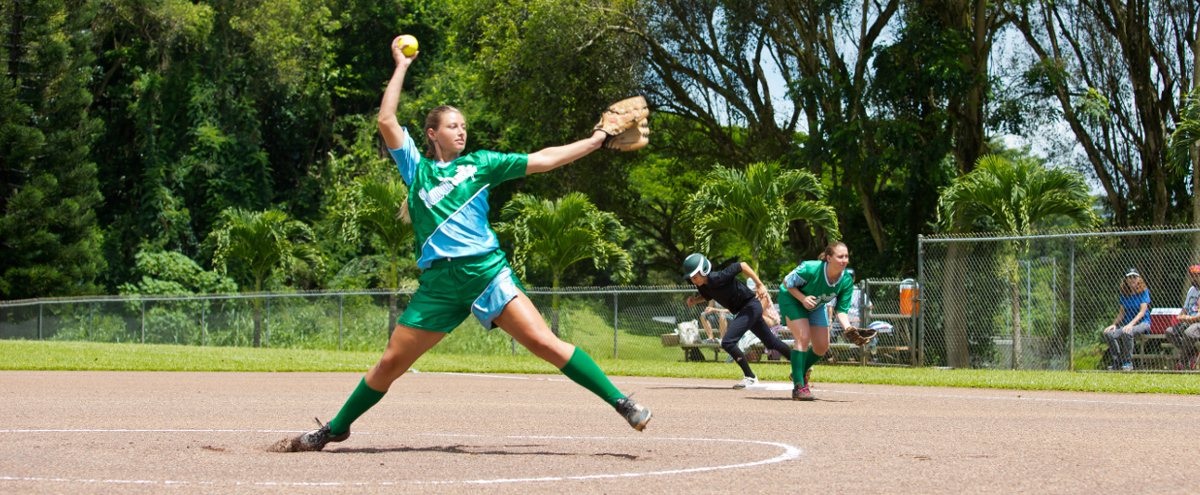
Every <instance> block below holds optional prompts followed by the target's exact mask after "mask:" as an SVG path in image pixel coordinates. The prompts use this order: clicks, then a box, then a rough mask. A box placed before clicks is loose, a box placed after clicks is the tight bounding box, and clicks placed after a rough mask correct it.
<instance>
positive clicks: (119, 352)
mask: <svg viewBox="0 0 1200 495" xmlns="http://www.w3.org/2000/svg"><path fill="white" fill-rule="evenodd" d="M378 359H379V353H378V352H338V351H314V350H291V349H253V348H246V347H195V346H175V345H151V344H102V343H87V342H38V341H20V340H0V369H5V370H119V371H266V372H287V371H348V372H355V373H362V372H365V371H366V370H367V369H368V368H370V367H371V365H373V364H375V362H376V361H377V360H378ZM596 361H597V362H598V363H599V364H600V367H601V368H602V369H604V370H605V372H607V373H608V374H610V375H616V376H648V377H653V376H664V377H681V378H722V379H736V378H738V375H739V373H738V369H737V367H736V366H733V365H729V364H723V363H679V362H667V361H641V360H627V359H623V360H612V359H597V360H596ZM413 368H414V369H416V370H420V371H445V372H490V373H557V370H555V369H554V367H553V366H551V365H549V364H547V363H546V362H544V361H541V360H539V359H537V358H532V357H521V356H518V357H490V356H463V355H448V354H426V355H425V356H423V357H422V358H421V359H420V360H418V361H417V363H416V364H415V365H414V366H413ZM755 370H756V372H757V373H758V375H759V377H760V378H762V379H764V380H778V381H781V380H786V377H787V374H788V373H789V372H790V371H791V368H790V367H789V366H787V365H778V364H760V365H757V366H755ZM814 380H817V381H818V382H840V383H874V384H888V385H919V386H929V387H967V388H999V389H1014V390H1073V391H1087V392H1133V393H1165V394H1197V393H1200V376H1198V375H1182V374H1153V373H1071V372H1064V371H994V370H939V369H928V368H876V367H867V368H862V367H858V366H820V367H818V368H817V369H816V370H815V371H814Z"/></svg>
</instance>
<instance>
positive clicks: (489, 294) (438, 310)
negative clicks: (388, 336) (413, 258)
mask: <svg viewBox="0 0 1200 495" xmlns="http://www.w3.org/2000/svg"><path fill="white" fill-rule="evenodd" d="M419 282H420V284H421V285H420V286H419V287H417V293H416V294H413V297H412V301H410V302H409V303H408V308H407V309H405V310H404V314H401V315H400V319H399V320H397V321H396V323H399V324H401V325H404V326H406V327H412V328H417V329H421V330H428V331H431V332H442V333H450V332H451V331H452V330H454V329H455V328H456V327H458V325H460V324H462V322H463V320H466V319H467V317H468V316H470V315H472V314H474V315H475V318H477V319H478V320H479V323H480V324H481V325H483V328H486V329H491V328H492V327H493V326H494V324H493V320H495V319H496V317H497V316H500V312H501V311H504V307H505V306H506V305H508V303H509V301H512V300H513V299H514V298H516V297H517V295H518V294H519V293H521V292H524V288H522V287H521V282H520V281H519V280H517V277H516V276H515V275H513V271H512V268H510V267H509V266H508V260H506V259H504V251H501V250H499V249H497V250H495V251H492V252H491V253H488V254H482V255H479V256H466V257H462V258H455V259H452V260H443V261H435V262H433V266H431V267H429V269H428V270H425V272H424V273H422V274H421V278H420V279H419Z"/></svg>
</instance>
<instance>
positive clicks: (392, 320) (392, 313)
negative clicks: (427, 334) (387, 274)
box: [387, 203, 407, 340]
mask: <svg viewBox="0 0 1200 495" xmlns="http://www.w3.org/2000/svg"><path fill="white" fill-rule="evenodd" d="M405 204H407V203H405ZM388 261H390V264H391V266H390V268H391V271H392V279H391V280H389V281H388V285H390V286H392V293H391V294H388V325H387V333H388V340H391V339H392V331H393V330H395V329H396V313H397V311H396V290H397V287H396V286H397V285H400V277H399V275H398V274H397V273H396V253H395V252H394V251H393V252H392V253H391V256H390V259H389V260H388Z"/></svg>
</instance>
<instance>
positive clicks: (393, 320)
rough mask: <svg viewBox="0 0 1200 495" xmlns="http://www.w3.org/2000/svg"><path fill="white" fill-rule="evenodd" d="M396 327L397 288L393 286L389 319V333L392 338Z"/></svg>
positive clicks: (389, 302)
mask: <svg viewBox="0 0 1200 495" xmlns="http://www.w3.org/2000/svg"><path fill="white" fill-rule="evenodd" d="M395 329H396V288H395V287H392V293H391V294H388V321H387V333H388V339H389V340H391V338H392V331H393V330H395Z"/></svg>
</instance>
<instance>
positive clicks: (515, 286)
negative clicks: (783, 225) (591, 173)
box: [292, 42, 650, 450]
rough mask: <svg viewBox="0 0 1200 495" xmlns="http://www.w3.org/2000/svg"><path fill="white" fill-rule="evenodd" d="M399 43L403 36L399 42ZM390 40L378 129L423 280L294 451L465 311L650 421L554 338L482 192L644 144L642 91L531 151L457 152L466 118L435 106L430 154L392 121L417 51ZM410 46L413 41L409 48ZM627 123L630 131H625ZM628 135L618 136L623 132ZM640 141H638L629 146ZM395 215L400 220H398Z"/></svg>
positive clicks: (360, 402)
mask: <svg viewBox="0 0 1200 495" xmlns="http://www.w3.org/2000/svg"><path fill="white" fill-rule="evenodd" d="M402 43H403V42H402ZM407 45H408V44H407V43H405V44H404V45H401V44H398V43H396V42H393V43H392V45H391V46H392V57H393V58H394V59H395V61H396V69H395V72H394V73H393V74H392V78H391V80H390V81H389V82H388V85H387V89H386V90H385V92H384V94H383V102H382V104H381V105H380V109H379V118H378V121H379V131H380V132H381V133H382V134H383V139H384V141H385V142H386V143H387V147H388V150H389V151H390V152H391V155H392V158H393V159H394V160H395V161H396V165H397V167H398V169H399V171H400V176H401V177H402V178H403V179H404V182H405V184H407V185H408V187H409V191H410V193H409V196H408V200H407V202H406V203H405V207H406V208H404V209H402V211H401V216H405V214H406V213H407V217H408V219H410V220H411V223H412V225H413V230H414V232H415V234H416V236H415V237H416V258H417V265H418V266H419V267H420V268H421V269H423V270H424V272H423V273H422V274H421V277H420V279H419V281H420V286H419V287H418V289H417V292H416V294H414V295H413V297H412V301H411V303H410V304H409V306H408V308H407V309H406V310H405V311H404V313H403V315H401V317H400V319H399V321H398V322H397V323H398V324H397V325H396V327H395V330H394V331H393V332H392V336H391V338H390V339H389V340H388V344H387V349H386V350H384V353H383V357H382V358H380V359H379V363H378V364H376V365H375V366H373V367H371V369H370V370H369V371H367V374H366V376H365V377H363V379H362V381H360V382H359V384H358V387H357V388H356V389H355V390H354V392H353V393H351V394H350V398H349V399H347V400H346V403H345V404H344V405H343V406H342V408H341V410H340V412H338V414H337V416H336V417H334V418H333V420H332V421H330V422H329V423H328V424H325V425H321V424H320V420H318V421H317V424H318V425H319V426H320V428H318V429H316V430H314V431H310V432H308V433H305V434H303V435H301V436H300V437H299V438H298V439H296V440H295V441H293V442H292V444H293V445H294V446H295V450H321V449H323V448H324V447H325V445H326V444H327V443H329V442H341V441H343V440H345V439H346V438H347V437H349V436H350V424H351V423H353V422H354V421H355V420H356V419H357V418H358V417H359V416H360V415H362V414H363V413H364V412H366V411H367V409H369V408H371V407H372V406H374V405H375V404H376V403H378V402H379V400H380V399H381V398H382V397H383V395H384V394H385V393H387V391H388V389H389V388H390V387H391V385H392V382H393V381H395V380H396V379H397V378H399V377H400V376H401V375H403V374H404V373H405V372H406V371H408V369H409V366H411V365H412V364H413V362H415V361H416V360H417V358H419V357H421V355H422V354H424V353H425V352H426V351H428V350H429V349H430V348H432V347H433V346H434V345H436V344H437V343H438V342H439V341H441V340H442V338H443V337H445V336H446V335H447V334H448V333H450V332H451V331H452V330H453V329H454V328H455V327H457V326H458V325H459V324H460V323H462V322H463V320H465V319H466V318H467V316H469V315H472V314H473V315H474V316H475V317H476V318H477V319H478V320H479V322H480V323H481V324H482V325H483V327H484V328H492V327H494V326H499V327H500V328H502V329H504V331H505V332H507V333H508V334H510V335H512V336H513V338H515V339H516V341H517V342H520V343H521V345H523V346H525V347H526V348H528V349H529V350H530V352H532V353H533V354H534V355H536V356H538V357H540V358H542V359H544V360H546V361H548V362H550V363H551V364H553V365H554V366H555V367H557V368H558V369H560V370H562V372H563V374H565V375H567V377H569V378H570V379H571V380H573V381H575V382H576V383H578V384H580V385H582V386H583V387H584V388H587V389H588V390H590V391H592V392H593V393H595V394H596V395H598V396H600V397H601V398H602V399H604V401H605V402H607V403H608V404H610V405H611V406H612V407H614V408H615V409H616V410H617V412H618V413H620V414H621V416H623V417H624V418H625V419H626V420H627V421H628V422H629V425H630V426H632V427H633V428H634V429H637V430H639V431H641V430H642V429H643V428H645V426H646V423H648V422H649V421H650V410H649V409H646V408H644V407H642V406H641V405H639V404H637V403H636V402H634V401H633V400H632V399H629V398H628V397H626V396H625V395H624V394H622V393H621V392H620V391H618V390H617V388H616V387H615V386H613V384H612V382H610V381H609V379H608V377H607V376H605V374H604V372H602V371H600V368H599V367H597V366H596V363H595V362H594V361H592V358H590V357H588V355H587V353H585V352H584V351H583V350H581V349H579V348H576V347H575V346H573V345H571V344H569V343H566V342H563V341H562V340H559V338H558V337H557V336H555V335H554V334H553V333H552V332H551V331H550V329H549V328H548V327H547V326H546V323H545V322H544V321H543V320H542V317H541V315H540V314H539V313H538V310H537V308H535V307H534V305H533V303H532V302H531V301H530V300H529V297H528V296H526V295H525V293H524V292H523V291H522V288H521V286H520V283H519V282H518V280H517V278H516V277H515V276H514V275H513V272H512V269H511V268H510V267H509V264H508V261H507V260H506V259H505V257H504V252H502V251H501V250H500V244H499V242H498V240H497V238H496V234H495V233H494V232H493V231H492V229H491V226H490V225H489V224H488V221H487V213H488V202H487V196H488V191H489V189H490V188H491V187H492V186H495V185H497V184H499V183H501V182H504V181H506V180H511V179H516V178H518V177H524V176H526V175H528V174H534V173H538V172H546V171H549V170H553V169H555V168H557V167H560V166H563V165H566V164H568V163H571V162H573V161H575V160H578V159H579V158H581V157H583V156H585V155H587V154H589V153H591V152H593V151H595V150H597V149H599V148H601V147H609V148H613V149H622V150H631V149H637V148H640V147H641V146H644V145H645V142H646V140H647V133H648V129H647V128H646V124H645V119H646V115H647V110H646V105H645V100H644V99H643V98H641V97H637V98H635V99H630V100H624V101H622V102H619V103H617V104H615V105H613V106H612V107H609V109H608V111H606V112H605V114H604V116H603V117H602V119H601V122H600V124H598V125H597V126H596V130H595V131H594V132H593V133H592V135H591V136H590V137H589V138H587V139H583V140H581V141H577V142H574V143H571V144H567V145H564V146H558V147H552V148H546V149H543V150H541V151H538V152H536V153H532V154H528V155H526V154H504V153H495V152H491V151H479V152H475V153H471V154H468V155H466V156H461V153H462V151H463V149H464V148H465V147H466V144H467V123H466V122H465V121H464V119H463V115H462V113H461V112H459V111H458V110H457V109H455V108H454V107H450V106H440V107H437V108H435V109H433V111H431V112H429V115H428V116H427V117H426V119H425V128H424V132H423V136H422V137H424V138H425V143H426V156H424V157H422V156H421V155H420V154H418V153H417V148H416V144H415V143H414V141H413V136H412V135H410V133H409V132H408V131H407V130H406V129H405V128H404V127H401V126H400V124H399V123H398V122H397V120H396V106H397V104H398V103H399V99H400V91H401V87H402V86H403V84H404V75H405V72H406V71H407V70H408V67H409V66H410V64H412V62H413V60H414V59H416V57H417V55H418V54H419V53H420V52H412V54H411V55H409V56H405V55H404V53H403V51H402V50H403V48H404V47H405V46H407ZM410 51H411V50H410ZM626 131H631V132H626ZM622 136H623V137H624V138H625V139H624V140H622V139H618V138H621V137H622ZM634 146H636V147H634ZM398 221H399V220H398Z"/></svg>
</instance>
